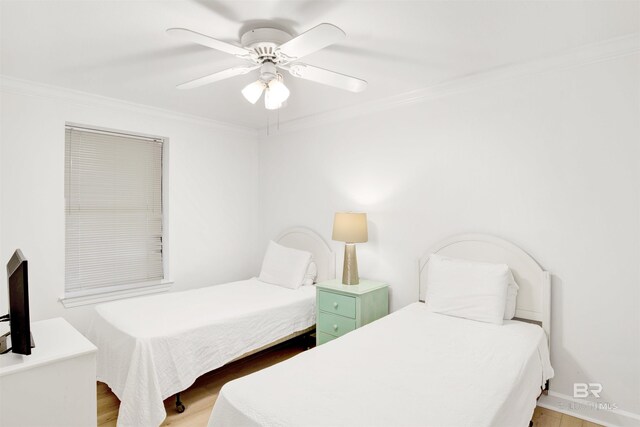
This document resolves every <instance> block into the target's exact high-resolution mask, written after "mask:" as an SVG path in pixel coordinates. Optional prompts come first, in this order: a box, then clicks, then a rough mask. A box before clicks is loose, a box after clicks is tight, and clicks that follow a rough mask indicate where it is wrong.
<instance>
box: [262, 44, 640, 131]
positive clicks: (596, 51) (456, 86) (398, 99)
mask: <svg viewBox="0 0 640 427" xmlns="http://www.w3.org/2000/svg"><path fill="white" fill-rule="evenodd" d="M638 52H640V33H633V34H629V35H626V36H622V37H616V38H612V39H607V40H604V41H601V42H597V43H591V44H587V45H582V46H579V47H576V48H572V49H567V50H564V51H561V52H557V53H555V54H553V55H549V56H546V57H542V58H538V59H536V60H533V61H524V62H519V63H514V64H508V65H504V66H500V67H496V68H493V69H490V70H486V71H482V72H479V73H474V74H470V75H465V76H461V77H456V78H453V79H451V80H447V81H445V82H441V83H438V84H435V85H432V86H428V87H424V88H421V89H417V90H412V91H409V92H405V93H401V94H398V95H394V96H390V97H387V98H382V99H378V100H374V101H371V102H367V103H360V104H356V105H352V106H349V107H344V108H339V109H335V110H330V111H326V112H323V113H318V114H312V115H309V116H305V117H302V118H298V119H292V120H287V121H285V122H281V123H280V125H279V129H278V130H277V131H275V132H273V131H271V132H269V133H267V130H268V129H267V127H262V128H260V130H259V131H260V135H261V136H262V137H265V136H276V135H278V134H282V133H286V132H293V131H297V130H302V129H306V128H310V127H316V126H322V125H327V124H330V123H335V122H339V121H343V120H348V119H353V118H356V117H361V116H365V115H369V114H373V113H377V112H382V111H387V110H391V109H394V108H398V107H404V106H408V105H412V104H418V103H422V102H426V101H429V100H433V99H436V98H441V97H444V96H448V95H452V94H456V93H460V92H467V91H470V90H473V89H476V88H479V87H483V86H488V85H493V84H496V83H499V82H503V81H506V80H513V79H518V78H522V77H526V76H530V75H535V74H542V73H547V72H550V71H559V70H565V69H570V68H576V67H584V66H587V65H590V64H594V63H598V62H603V61H610V60H614V59H617V58H621V57H625V56H629V55H633V54H637V53H638ZM269 134H270V135H269Z"/></svg>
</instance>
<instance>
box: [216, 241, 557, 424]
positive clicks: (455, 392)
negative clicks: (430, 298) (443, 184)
mask: <svg viewBox="0 0 640 427" xmlns="http://www.w3.org/2000/svg"><path fill="white" fill-rule="evenodd" d="M432 253H437V254H439V255H445V256H449V257H456V258H462V259H469V260H473V261H484V262H494V263H506V264H507V265H508V266H509V267H510V269H511V271H512V272H513V274H514V276H515V278H516V281H517V283H518V285H519V287H520V290H519V293H518V298H517V305H516V318H514V320H505V321H504V323H503V324H502V325H496V324H491V323H483V322H478V321H473V320H469V319H463V318H459V317H452V316H448V315H443V314H439V313H434V312H431V311H429V310H428V309H427V308H426V307H425V304H424V303H423V302H421V300H423V299H424V296H425V294H426V288H427V287H428V285H429V284H428V283H427V281H426V280H425V278H426V270H427V269H428V265H429V258H430V256H431V254H432ZM418 282H419V286H418V287H417V288H418V292H417V294H418V295H417V296H418V300H419V302H415V303H412V304H410V305H408V306H407V307H404V308H403V309H401V310H398V311H396V312H395V313H393V314H391V315H389V316H386V317H384V318H382V319H380V320H378V321H376V322H373V323H370V324H369V325H366V326H364V327H362V328H360V329H357V330H355V331H353V332H350V333H349V334H347V335H345V336H343V337H341V338H339V339H336V340H333V341H331V342H329V343H327V344H324V345H322V346H320V347H317V348H315V349H313V350H310V351H307V352H304V353H302V354H300V355H298V356H296V357H293V358H291V359H289V360H287V361H285V362H282V363H280V364H277V365H274V366H272V367H270V368H267V369H264V370H262V371H259V372H256V373H254V374H251V375H248V376H246V377H243V378H240V379H237V380H234V381H231V382H229V383H227V384H225V385H224V387H223V388H222V390H221V391H220V393H219V396H218V399H217V401H216V403H215V406H214V408H213V411H212V413H211V417H210V420H209V426H210V427H226V426H258V425H265V426H307V425H308V426H389V425H393V426H418V425H423V426H439V427H441V426H455V427H460V426H473V427H482V426H491V427H496V426H497V427H500V426H505V427H517V426H523V427H524V426H527V425H528V424H529V421H530V420H531V417H532V415H533V411H534V409H535V405H536V399H537V397H538V396H539V395H540V392H541V390H542V388H543V387H544V385H545V383H546V381H547V380H548V379H549V378H551V377H552V376H553V369H552V367H551V365H550V359H549V344H548V342H549V341H548V339H549V331H550V329H549V326H550V323H549V320H550V319H549V304H550V300H549V287H550V281H549V274H548V273H547V272H545V271H543V270H542V269H541V268H540V266H539V265H538V264H537V263H536V262H535V261H534V260H533V259H532V258H531V257H530V256H529V255H527V254H526V253H525V252H523V251H522V250H521V249H519V248H517V247H516V246H514V245H512V244H510V243H508V242H506V241H504V240H500V239H497V238H494V237H491V236H485V235H465V236H457V237H454V238H451V239H448V240H446V241H444V242H441V243H439V244H438V245H436V247H434V248H433V249H432V250H430V251H429V255H427V256H425V257H423V258H422V259H421V260H420V262H419V268H418Z"/></svg>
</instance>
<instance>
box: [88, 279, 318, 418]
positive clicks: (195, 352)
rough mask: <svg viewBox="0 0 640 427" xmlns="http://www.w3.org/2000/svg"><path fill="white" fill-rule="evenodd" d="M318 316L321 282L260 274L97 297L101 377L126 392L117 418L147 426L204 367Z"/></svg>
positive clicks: (94, 336) (93, 331)
mask: <svg viewBox="0 0 640 427" xmlns="http://www.w3.org/2000/svg"><path fill="white" fill-rule="evenodd" d="M314 323H315V286H303V287H301V288H299V289H297V290H292V289H286V288H283V287H280V286H275V285H269V284H267V283H264V282H261V281H259V280H258V279H255V278H254V279H250V280H245V281H240V282H233V283H227V284H224V285H217V286H209V287H205V288H200V289H194V290H190V291H185V292H176V293H167V294H162V295H155V296H151V297H142V298H135V299H129V300H124V301H117V302H111V303H107V304H102V305H99V306H98V307H96V313H95V316H94V319H93V322H92V325H91V327H90V331H89V334H88V337H89V339H90V340H91V341H93V343H94V344H95V345H96V346H97V347H98V360H97V362H98V366H97V371H98V372H97V376H98V380H99V381H103V382H105V383H107V384H108V385H109V387H111V389H112V390H113V392H114V393H115V394H116V396H118V398H119V399H120V402H121V404H120V413H119V416H118V425H119V426H137V427H138V426H140V427H142V426H157V425H159V424H160V423H161V422H162V420H164V418H165V416H166V412H165V410H164V405H163V402H162V401H163V399H166V398H167V397H169V396H171V395H173V394H175V393H177V392H179V391H182V390H184V389H186V388H187V387H189V386H190V385H191V384H193V382H194V381H195V380H196V378H198V377H199V376H200V375H202V374H204V373H206V372H208V371H211V370H213V369H216V368H219V367H220V366H223V365H224V364H226V363H228V362H229V361H231V360H233V359H235V358H236V357H238V356H240V355H242V354H244V353H246V352H248V351H251V350H254V349H257V348H260V347H262V346H264V345H267V344H269V343H271V342H273V341H276V340H278V339H280V338H283V337H285V336H287V335H289V334H292V333H294V332H297V331H300V330H303V329H305V328H308V327H310V326H312V325H313V324H314ZM187 410H188V409H187Z"/></svg>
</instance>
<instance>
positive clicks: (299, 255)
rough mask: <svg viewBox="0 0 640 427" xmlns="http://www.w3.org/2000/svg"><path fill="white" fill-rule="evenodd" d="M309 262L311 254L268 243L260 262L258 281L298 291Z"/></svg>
mask: <svg viewBox="0 0 640 427" xmlns="http://www.w3.org/2000/svg"><path fill="white" fill-rule="evenodd" d="M310 261H311V253H310V252H306V251H299V250H298V249H292V248H287V247H286V246H282V245H279V244H277V243H276V242H274V241H270V242H269V246H268V247H267V252H266V253H265V254H264V259H263V260H262V270H261V271H260V280H262V281H263V282H267V283H271V284H273V285H279V286H283V287H285V288H290V289H298V288H299V287H300V285H301V284H302V280H303V279H304V275H305V273H306V271H307V267H308V266H309V262H310Z"/></svg>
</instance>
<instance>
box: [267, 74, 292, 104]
mask: <svg viewBox="0 0 640 427" xmlns="http://www.w3.org/2000/svg"><path fill="white" fill-rule="evenodd" d="M269 92H271V96H274V97H276V99H278V100H279V103H280V104H282V103H283V102H284V101H286V100H287V99H288V98H289V95H290V93H291V92H289V88H288V87H286V86H285V85H284V83H282V75H280V74H278V78H277V79H273V80H271V81H270V82H269Z"/></svg>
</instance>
